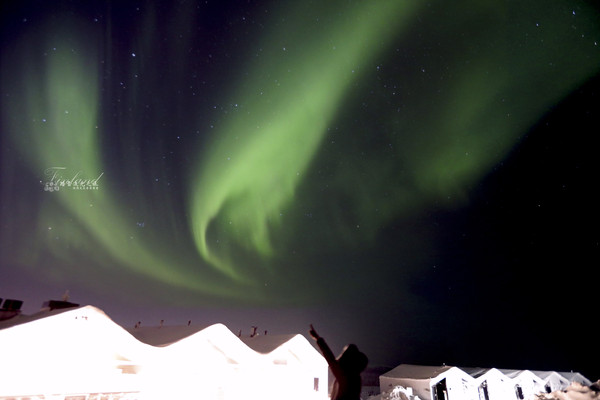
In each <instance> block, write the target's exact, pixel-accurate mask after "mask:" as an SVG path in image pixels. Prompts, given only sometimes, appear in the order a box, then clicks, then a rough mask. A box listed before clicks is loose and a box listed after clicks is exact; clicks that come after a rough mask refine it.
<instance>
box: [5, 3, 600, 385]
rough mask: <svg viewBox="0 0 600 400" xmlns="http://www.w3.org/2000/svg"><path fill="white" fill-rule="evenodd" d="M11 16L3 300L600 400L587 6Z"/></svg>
mask: <svg viewBox="0 0 600 400" xmlns="http://www.w3.org/2000/svg"><path fill="white" fill-rule="evenodd" d="M0 8H1V9H0V15H1V17H0V18H1V32H2V38H1V45H2V49H1V57H2V59H1V62H2V66H1V68H2V69H1V74H2V76H1V88H0V89H1V92H0V94H1V99H2V100H1V101H2V103H1V107H2V114H1V118H2V119H1V136H0V146H1V147H0V152H1V153H0V154H1V155H0V157H1V158H0V166H1V170H0V297H3V298H17V299H22V300H24V301H25V304H24V307H23V308H24V311H25V312H26V313H30V312H34V311H37V309H38V308H39V306H40V305H41V303H42V302H43V301H44V300H48V299H50V298H53V299H60V297H61V295H62V294H63V292H65V290H69V293H70V295H71V300H72V301H74V302H77V303H80V304H92V305H94V306H97V307H99V308H101V309H103V310H104V311H106V312H107V313H108V315H109V316H110V317H112V318H113V319H114V320H115V321H116V322H118V323H121V324H124V325H127V326H133V324H134V323H135V322H137V321H138V320H141V321H142V323H143V324H145V325H153V324H158V321H160V320H161V319H165V323H167V324H169V323H171V324H177V323H185V322H187V321H188V320H189V319H192V321H193V322H194V323H195V324H200V325H208V324H210V323H215V322H222V323H225V324H226V325H227V326H228V327H229V328H230V329H231V330H232V331H234V332H235V333H237V331H238V330H239V329H242V331H246V332H247V333H249V331H250V326H251V325H258V326H259V330H262V329H268V330H269V332H272V333H289V332H298V333H304V334H306V332H307V330H308V324H309V323H314V324H315V327H316V328H317V330H318V331H319V333H320V334H322V335H323V336H324V337H325V338H326V339H328V340H329V342H330V344H331V345H332V347H333V348H334V349H335V350H334V351H337V350H338V349H341V347H342V346H343V345H344V344H345V343H348V342H355V343H357V345H358V346H359V347H360V348H361V349H362V350H363V351H364V352H365V353H367V355H368V356H369V357H370V359H371V365H387V366H395V365H396V364H399V363H415V364H441V363H446V364H449V365H459V366H465V367H468V366H481V367H497V368H521V369H525V368H527V369H547V370H577V371H580V372H582V373H584V374H585V375H587V376H588V377H589V378H590V379H592V380H595V379H598V378H600V367H599V366H598V365H597V364H598V361H597V358H598V357H597V351H598V350H597V349H598V341H597V337H598V328H597V320H598V303H599V301H598V292H599V290H598V288H599V285H600V272H599V270H598V266H599V265H600V262H599V261H600V260H599V258H600V257H599V255H600V254H599V253H600V244H599V243H600V233H599V232H600V231H599V229H598V226H599V222H600V219H599V212H598V195H597V193H596V192H597V185H598V174H599V172H600V168H599V164H598V148H599V147H598V145H599V144H600V143H599V142H600V140H599V139H598V132H600V101H599V97H600V46H599V44H598V43H599V42H600V7H599V6H598V5H597V4H596V3H595V2H592V1H582V0H577V1H575V0H564V1H558V0H556V1H555V0H550V1H548V0H544V1H541V0H536V1H527V2H522V1H508V0H501V1H497V0H494V1H492V0H489V1H482V0H470V1H469V0H461V1H453V2H448V1H443V0H438V1H428V2H425V1H416V0H396V1H394V0H371V1H366V0H365V1H357V0H354V1H352V0H344V1H342V0H332V1H326V2H324V1H292V0H289V1H272V2H271V1H251V0H248V1H239V0H238V1H146V2H143V1H112V2H111V1H27V0H25V1H4V2H2V5H1V6H0ZM594 354H596V355H595V357H594Z"/></svg>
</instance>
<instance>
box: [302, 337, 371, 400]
mask: <svg viewBox="0 0 600 400" xmlns="http://www.w3.org/2000/svg"><path fill="white" fill-rule="evenodd" d="M309 333H310V336H312V337H313V338H314V339H315V340H316V341H317V345H318V346H319V349H321V353H323V357H325V360H327V363H328V364H329V368H331V372H332V373H333V376H334V377H335V382H333V388H332V390H331V400H360V390H361V387H362V381H361V379H360V373H361V372H362V371H364V369H365V368H366V367H367V364H368V362H369V360H368V359H367V356H366V355H365V354H364V353H361V352H360V351H359V350H358V347H356V345H355V344H349V345H347V346H346V347H344V350H343V351H342V354H340V356H339V357H338V358H335V356H334V355H333V352H332V351H331V349H330V348H329V346H328V345H327V343H326V342H325V339H323V338H322V337H321V336H319V334H318V333H317V331H315V328H314V327H313V326H312V325H311V326H310V331H309Z"/></svg>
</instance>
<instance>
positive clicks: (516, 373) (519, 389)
mask: <svg viewBox="0 0 600 400" xmlns="http://www.w3.org/2000/svg"><path fill="white" fill-rule="evenodd" d="M500 372H502V373H503V374H504V375H506V376H507V377H509V378H511V380H512V383H513V387H514V389H515V394H516V396H517V399H518V400H523V399H529V398H532V397H533V396H534V395H535V394H538V393H544V392H545V391H546V388H545V384H544V381H543V380H542V379H541V378H539V377H538V376H537V375H536V374H534V373H533V372H531V371H529V370H526V369H525V370H517V369H501V370H500Z"/></svg>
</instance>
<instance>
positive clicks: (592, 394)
mask: <svg viewBox="0 0 600 400" xmlns="http://www.w3.org/2000/svg"><path fill="white" fill-rule="evenodd" d="M537 399H538V400H600V380H599V381H597V382H596V383H594V384H592V385H591V386H585V385H582V384H581V383H578V382H573V383H572V384H571V385H570V386H569V387H568V388H566V389H564V390H560V391H559V390H557V391H555V392H552V393H548V394H546V393H544V394H540V395H538V396H537Z"/></svg>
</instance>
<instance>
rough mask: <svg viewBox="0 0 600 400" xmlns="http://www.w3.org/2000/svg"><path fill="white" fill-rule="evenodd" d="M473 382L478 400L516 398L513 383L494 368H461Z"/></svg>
mask: <svg viewBox="0 0 600 400" xmlns="http://www.w3.org/2000/svg"><path fill="white" fill-rule="evenodd" d="M461 369H462V370H463V371H465V372H466V373H468V374H469V375H471V376H472V377H473V379H474V380H475V385H476V386H477V391H478V392H479V399H480V400H507V399H514V398H516V395H515V392H514V387H513V382H512V380H511V379H510V378H508V377H507V376H506V375H504V374H503V373H502V372H500V371H499V370H498V369H496V368H461Z"/></svg>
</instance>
